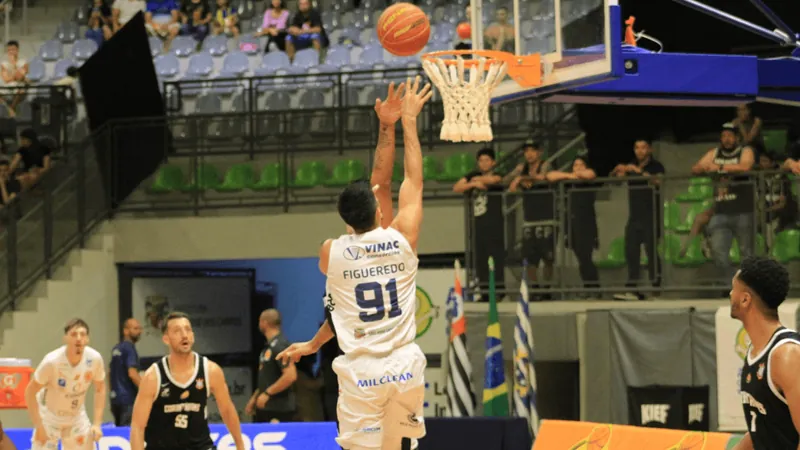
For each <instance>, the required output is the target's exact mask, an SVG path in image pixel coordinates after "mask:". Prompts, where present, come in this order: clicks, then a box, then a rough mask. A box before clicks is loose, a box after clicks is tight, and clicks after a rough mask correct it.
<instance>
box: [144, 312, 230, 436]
mask: <svg viewBox="0 0 800 450" xmlns="http://www.w3.org/2000/svg"><path fill="white" fill-rule="evenodd" d="M162 340H163V341H164V344H166V345H167V346H168V347H169V354H168V355H167V356H165V357H163V358H161V360H159V361H158V362H157V363H154V364H153V365H152V366H150V368H149V369H147V372H145V375H144V378H142V382H141V384H140V385H139V393H138V394H137V395H136V401H135V402H134V404H133V418H132V420H131V436H130V442H131V450H144V448H145V444H146V445H147V450H176V449H182V450H210V449H214V448H215V447H214V441H213V440H212V439H211V432H210V430H209V429H208V414H207V409H206V408H207V405H208V397H210V396H211V395H213V396H214V398H215V399H216V401H217V407H218V408H219V413H220V415H221V416H222V421H223V422H225V426H226V427H228V432H229V433H230V434H231V437H233V441H234V443H235V444H236V449H237V450H245V446H244V441H243V440H242V430H241V425H240V424H239V414H238V413H237V412H236V407H235V406H234V404H233V401H231V396H230V393H229V392H228V385H227V384H226V383H225V375H224V374H223V373H222V369H221V368H220V367H219V365H217V364H216V363H214V362H212V361H209V360H208V358H206V357H203V356H200V355H198V354H197V353H195V352H193V351H192V346H193V345H194V331H192V323H191V322H190V321H189V317H188V316H187V315H186V314H183V313H180V312H171V313H169V314H168V315H167V317H166V318H165V319H164V322H163V325H162Z"/></svg>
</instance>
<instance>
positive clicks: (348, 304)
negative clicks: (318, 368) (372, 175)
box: [326, 228, 419, 355]
mask: <svg viewBox="0 0 800 450" xmlns="http://www.w3.org/2000/svg"><path fill="white" fill-rule="evenodd" d="M418 262H419V260H418V259H417V255H416V253H415V252H414V249H412V248H411V245H410V244H409V243H408V241H407V240H406V238H405V237H404V236H403V235H402V234H401V233H400V232H399V231H397V230H395V229H393V228H386V229H384V228H376V229H374V230H372V231H369V232H367V233H364V234H360V235H343V236H341V237H339V238H338V239H336V240H334V241H333V244H332V245H331V252H330V257H329V259H328V273H327V276H328V281H327V285H326V289H327V295H328V298H327V299H326V301H327V303H328V304H327V305H326V306H327V307H328V309H329V310H330V311H331V317H332V318H333V326H334V328H335V329H336V337H337V339H338V341H339V347H340V348H341V349H342V351H343V352H344V353H346V354H348V355H355V354H359V353H365V354H373V355H382V354H388V353H390V352H391V351H392V350H394V349H396V348H400V347H403V346H404V345H406V344H409V343H411V342H414V338H415V337H416V335H417V324H416V321H415V317H414V315H415V311H416V306H417V295H416V294H417V265H418Z"/></svg>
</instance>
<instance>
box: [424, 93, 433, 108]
mask: <svg viewBox="0 0 800 450" xmlns="http://www.w3.org/2000/svg"><path fill="white" fill-rule="evenodd" d="M431 97H433V92H428V95H426V96H425V97H422V104H423V105H424V104H425V102H427V101H428V100H430V99H431Z"/></svg>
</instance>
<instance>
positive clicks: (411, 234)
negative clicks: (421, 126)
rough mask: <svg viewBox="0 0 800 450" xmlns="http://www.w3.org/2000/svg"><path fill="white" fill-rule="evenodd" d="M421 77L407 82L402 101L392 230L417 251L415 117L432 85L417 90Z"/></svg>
mask: <svg viewBox="0 0 800 450" xmlns="http://www.w3.org/2000/svg"><path fill="white" fill-rule="evenodd" d="M419 83H420V77H416V78H415V79H414V81H413V83H412V81H411V79H409V80H408V81H407V82H406V95H405V96H404V97H403V115H402V124H403V141H404V143H405V155H404V157H403V166H404V168H405V178H404V179H403V184H401V185H400V198H399V200H398V210H397V217H395V219H394V221H393V222H392V227H394V228H396V229H397V230H398V231H400V232H401V233H403V236H405V237H406V239H408V243H409V244H411V247H412V248H413V249H415V250H416V248H417V239H418V238H419V226H420V224H421V223H422V185H423V183H424V180H423V178H422V147H421V146H420V144H419V137H418V136H417V116H419V113H420V111H422V107H423V106H424V105H425V102H427V101H428V100H429V99H430V98H431V96H432V95H433V92H432V91H431V85H430V84H426V85H425V87H423V88H422V90H420V89H419Z"/></svg>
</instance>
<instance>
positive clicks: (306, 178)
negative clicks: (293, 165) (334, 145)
mask: <svg viewBox="0 0 800 450" xmlns="http://www.w3.org/2000/svg"><path fill="white" fill-rule="evenodd" d="M325 178H326V176H325V164H323V163H321V162H319V161H307V162H304V163H302V164H300V167H298V168H297V171H296V172H295V174H294V180H293V181H292V184H291V186H292V187H293V188H295V189H309V188H313V187H317V186H320V185H322V183H323V181H324V180H325Z"/></svg>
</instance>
